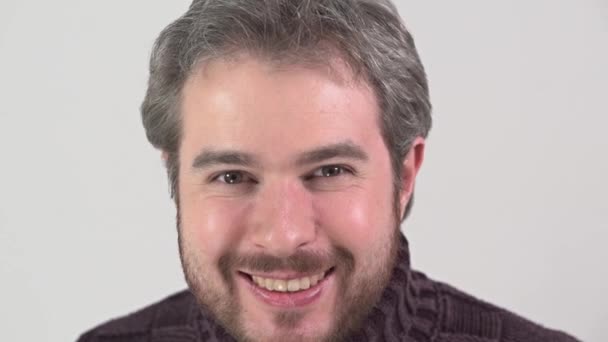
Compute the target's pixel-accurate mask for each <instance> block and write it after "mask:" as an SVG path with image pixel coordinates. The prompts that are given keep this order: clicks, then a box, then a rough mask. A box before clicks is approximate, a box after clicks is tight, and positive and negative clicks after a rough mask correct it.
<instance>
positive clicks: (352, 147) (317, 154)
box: [192, 141, 369, 169]
mask: <svg viewBox="0 0 608 342" xmlns="http://www.w3.org/2000/svg"><path fill="white" fill-rule="evenodd" d="M332 158H348V159H354V160H359V161H367V160H368V159H369V157H368V155H367V153H365V151H363V149H362V148H361V147H360V146H358V145H356V144H354V143H352V142H350V141H346V142H341V143H336V144H330V145H326V146H321V147H318V148H315V149H313V150H311V151H306V152H303V153H301V154H300V155H298V157H297V158H296V159H295V165H297V166H305V165H309V164H316V163H320V162H322V161H325V160H328V159H332ZM216 165H235V166H242V167H257V166H259V165H260V162H259V161H258V159H256V158H255V157H254V156H253V155H252V154H250V153H246V152H241V151H237V150H204V151H202V152H201V153H200V154H199V155H197V156H196V158H194V161H193V162H192V168H194V169H205V168H209V167H212V166H216Z"/></svg>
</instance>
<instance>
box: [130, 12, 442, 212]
mask: <svg viewBox="0 0 608 342" xmlns="http://www.w3.org/2000/svg"><path fill="white" fill-rule="evenodd" d="M239 52H248V53H253V54H256V55H261V56H264V57H266V58H268V59H269V60H270V61H273V62H281V63H292V64H297V63H300V64H301V63H312V64H313V65H317V66H321V65H326V64H327V61H328V60H330V59H331V58H330V57H336V52H337V53H338V54H337V56H338V57H340V58H341V59H342V60H343V62H345V63H346V65H347V66H348V67H349V68H350V69H351V70H352V71H353V73H354V74H355V75H356V76H359V77H361V78H363V79H364V80H365V81H366V82H367V83H368V84H369V85H370V86H371V88H372V89H373V90H374V92H375V94H376V96H377V99H378V103H379V105H380V112H381V115H380V117H379V118H378V119H379V126H380V129H381V132H382V136H383V139H384V142H385V144H386V146H387V148H388V151H389V155H390V158H391V164H392V168H393V175H394V177H393V178H394V180H395V192H396V196H397V194H398V192H399V190H400V182H399V178H400V174H401V171H402V162H403V160H404V158H405V157H406V154H407V152H408V151H409V149H410V147H411V144H412V142H413V140H414V139H415V138H416V137H418V136H422V137H426V136H427V134H428V132H429V130H430V128H431V104H430V101H429V91H428V85H427V80H426V75H425V72H424V68H423V66H422V64H421V62H420V58H419V57H418V53H417V51H416V47H415V45H414V41H413V38H412V36H411V35H410V33H409V32H408V31H407V29H406V28H405V26H404V25H403V23H402V21H401V18H400V17H399V14H398V13H397V9H396V8H395V7H394V5H393V4H392V3H391V2H390V1H389V0H194V1H193V2H192V4H191V5H190V8H189V9H188V11H187V12H186V13H185V14H184V15H183V16H181V17H180V18H178V19H177V20H175V21H174V22H173V23H171V24H170V25H169V26H167V27H166V28H165V29H164V30H163V31H162V32H161V34H160V36H159V37H158V38H157V40H156V43H155V45H154V48H153V51H152V56H151V59H150V78H149V82H148V90H147V93H146V96H145V99H144V101H143V103H142V105H141V115H142V120H143V125H144V127H145V130H146V135H147V138H148V140H149V141H150V143H151V144H152V145H153V146H154V147H156V148H158V149H161V150H162V151H163V152H164V153H165V154H166V156H167V171H168V176H169V182H170V188H171V195H172V196H174V197H176V200H177V190H178V189H177V182H178V168H179V162H178V161H179V156H178V151H179V144H180V136H181V120H180V113H179V108H180V94H181V91H182V88H183V86H184V83H185V81H186V80H187V78H188V77H189V75H190V74H191V73H192V72H193V70H195V69H196V67H197V66H198V65H199V64H200V63H204V62H207V61H210V60H213V59H217V58H222V57H230V56H234V55H235V54H236V53H239ZM412 200H413V198H412V199H411V200H410V203H408V206H407V209H406V212H405V215H404V216H403V217H402V218H401V219H405V217H406V216H407V214H408V213H409V211H410V209H411V205H412ZM397 204H398V203H397Z"/></svg>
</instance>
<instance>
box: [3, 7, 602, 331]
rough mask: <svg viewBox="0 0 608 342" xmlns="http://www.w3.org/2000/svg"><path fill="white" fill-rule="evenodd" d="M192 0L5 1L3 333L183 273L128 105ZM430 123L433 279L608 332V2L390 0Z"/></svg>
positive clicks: (162, 292) (125, 308) (424, 235)
mask: <svg viewBox="0 0 608 342" xmlns="http://www.w3.org/2000/svg"><path fill="white" fill-rule="evenodd" d="M188 5H189V2H188V1H183V0H180V1H175V0H172V1H162V2H161V1H152V2H151V1H143V0H132V1H118V0H111V1H82V0H79V1H76V0H56V1H42V0H30V1H17V0H8V1H7V0H2V1H1V2H0V165H1V167H0V340H1V341H11V342H12V341H71V340H74V339H75V338H76V337H77V335H78V334H79V333H81V332H82V331H83V330H85V329H87V328H90V327H91V326H93V325H96V324H98V323H100V322H102V321H104V320H106V319H108V318H110V317H115V316H117V315H121V314H125V313H127V312H130V311H132V310H135V309H137V308H139V307H142V306H143V305H146V304H149V303H151V302H152V301H155V300H158V299H161V298H162V297H164V296H166V295H168V294H169V293H171V292H173V291H176V290H179V289H181V288H184V286H185V283H184V281H183V277H182V274H181V268H180V265H179V259H178V252H177V244H176V231H175V228H174V215H175V213H174V209H173V206H172V202H171V201H170V199H169V196H168V190H167V183H166V179H165V173H164V170H163V169H162V166H161V165H162V164H161V162H160V157H159V153H158V152H157V151H155V150H153V149H152V147H150V146H149V145H148V143H147V141H146V139H145V136H144V132H143V128H142V126H141V123H140V120H139V112H138V106H139V104H140V102H141V100H142V98H143V94H144V91H145V83H146V79H147V63H148V55H149V52H150V49H151V46H152V42H153V40H154V39H155V37H156V36H157V34H158V33H159V32H160V30H161V29H162V28H163V27H164V26H165V25H166V24H168V23H169V22H170V20H172V19H174V18H176V17H177V16H178V15H180V14H182V13H183V12H184V11H185V10H186V8H187V6H188ZM398 6H399V8H400V11H401V14H402V16H403V17H404V19H405V22H406V25H407V26H408V27H409V28H410V29H411V31H412V32H413V34H414V36H415V38H416V42H417V45H418V48H419V50H420V54H421V56H422V59H423V62H424V64H425V66H426V69H427V72H428V75H429V79H430V85H431V95H432V101H433V104H434V108H435V109H434V119H435V126H434V128H433V130H432V132H431V137H430V140H429V143H428V149H427V159H426V163H425V165H424V167H423V170H422V174H421V175H420V178H419V182H418V186H417V192H416V196H417V198H416V206H415V209H414V212H413V217H412V219H411V220H410V221H408V222H406V226H405V227H404V229H405V231H406V234H407V235H408V237H409V239H410V243H411V245H412V250H413V257H412V259H413V264H414V266H415V267H416V268H418V269H422V270H423V271H425V272H426V273H427V274H428V275H429V276H431V277H433V278H435V279H438V280H442V281H446V282H449V283H451V284H453V285H455V286H457V287H460V288H462V289H463V290H466V291H468V292H470V293H472V294H474V295H476V296H478V297H480V298H483V299H486V300H488V301H490V302H493V303H496V304H498V305H501V306H504V307H506V308H508V309H511V310H514V311H515V312H517V313H519V314H521V315H524V316H526V317H528V318H530V319H532V320H535V321H538V322H541V323H542V324H545V325H548V326H551V327H556V328H560V329H563V330H566V331H569V332H570V333H572V334H574V335H576V336H577V337H579V338H581V339H582V340H584V341H597V342H601V341H608V328H607V327H606V325H607V324H608V295H607V294H606V292H605V291H606V289H608V271H607V267H606V266H605V262H606V261H607V260H608V249H607V248H605V247H604V246H605V245H606V243H607V242H608V232H607V225H608V200H607V198H606V197H607V194H608V181H607V180H606V175H608V157H607V155H608V153H607V150H608V134H607V131H608V105H607V101H608V62H607V61H608V1H605V0H562V1H549V0H546V1H542V0H518V1H500V2H498V1H483V0H463V1H440V2H438V1H422V0H417V1H414V0H412V1H400V2H399V3H398Z"/></svg>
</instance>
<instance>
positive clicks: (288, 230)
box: [250, 180, 317, 257]
mask: <svg viewBox="0 0 608 342" xmlns="http://www.w3.org/2000/svg"><path fill="white" fill-rule="evenodd" d="M250 224H251V226H250V228H251V241H252V243H253V244H254V245H255V247H256V249H258V250H259V249H261V250H263V251H264V252H265V253H268V254H271V255H274V256H277V257H287V256H290V255H292V254H294V253H295V252H296V251H297V250H298V249H299V248H302V247H304V246H307V245H309V244H311V243H312V242H313V241H314V240H315V238H316V234H317V231H316V229H317V228H316V223H315V219H314V216H313V209H312V197H311V194H310V192H309V191H307V189H306V188H305V187H304V186H303V185H302V184H300V183H298V182H297V181H295V180H293V181H292V180H277V181H272V182H267V183H265V184H263V185H262V186H261V187H260V189H259V192H258V193H257V194H256V199H255V204H254V206H253V212H252V214H251V222H250Z"/></svg>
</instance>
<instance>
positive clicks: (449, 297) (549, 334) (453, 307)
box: [436, 282, 579, 342]
mask: <svg viewBox="0 0 608 342" xmlns="http://www.w3.org/2000/svg"><path fill="white" fill-rule="evenodd" d="M436 289H437V292H438V296H439V298H440V301H441V306H442V309H443V310H442V312H441V323H440V327H439V337H440V338H439V339H438V341H440V342H451V341H469V340H470V338H474V339H471V341H478V340H479V341H484V342H485V341H488V342H489V341H492V342H495V341H500V342H579V341H578V340H577V339H575V338H574V337H572V336H570V335H568V334H566V333H564V332H562V331H559V330H554V329H550V328H547V327H544V326H542V325H540V324H537V323H535V322H532V321H530V320H528V319H526V318H523V317H521V316H519V315H517V314H515V313H513V312H511V311H508V310H506V309H503V308H501V307H498V306H496V305H493V304H490V303H488V302H485V301H483V300H480V299H478V298H475V297H473V296H472V295H470V294H467V293H465V292H462V291H460V290H458V289H456V288H454V287H452V286H450V285H448V284H444V283H440V282H436ZM467 338H469V339H467Z"/></svg>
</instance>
